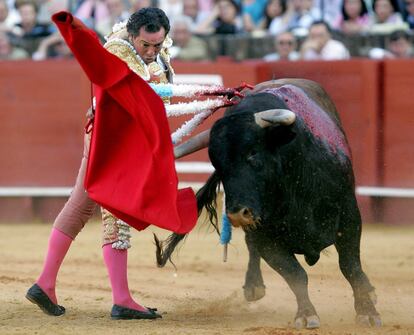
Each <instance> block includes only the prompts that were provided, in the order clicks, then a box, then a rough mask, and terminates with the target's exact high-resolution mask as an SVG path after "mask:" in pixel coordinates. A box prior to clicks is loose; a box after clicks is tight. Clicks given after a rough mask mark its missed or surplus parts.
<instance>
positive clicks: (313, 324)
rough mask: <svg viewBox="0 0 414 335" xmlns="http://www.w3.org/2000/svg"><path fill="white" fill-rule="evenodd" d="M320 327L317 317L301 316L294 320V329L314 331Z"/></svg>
mask: <svg viewBox="0 0 414 335" xmlns="http://www.w3.org/2000/svg"><path fill="white" fill-rule="evenodd" d="M320 326H321V321H320V320H319V316H317V315H310V316H301V317H299V318H296V319H295V328H296V329H304V328H306V329H315V328H319V327H320Z"/></svg>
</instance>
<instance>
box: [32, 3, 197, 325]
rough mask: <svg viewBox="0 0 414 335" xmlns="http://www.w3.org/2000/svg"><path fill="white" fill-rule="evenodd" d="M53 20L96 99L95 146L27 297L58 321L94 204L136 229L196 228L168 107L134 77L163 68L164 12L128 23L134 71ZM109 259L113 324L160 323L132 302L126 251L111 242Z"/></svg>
mask: <svg viewBox="0 0 414 335" xmlns="http://www.w3.org/2000/svg"><path fill="white" fill-rule="evenodd" d="M52 20H53V22H54V23H55V24H56V25H57V27H58V29H59V30H60V33H61V34H62V36H63V37H64V39H65V41H66V43H67V44H68V46H69V47H70V49H71V50H72V52H73V54H74V56H75V57H76V59H77V60H78V62H79V63H80V65H81V67H82V68H83V70H84V71H85V73H86V74H87V76H88V77H89V79H90V80H91V82H92V83H93V84H94V85H93V86H94V87H93V90H94V95H95V98H96V110H95V114H94V118H93V127H92V134H91V138H90V148H89V136H86V140H85V150H84V158H83V160H82V164H81V168H80V171H79V174H78V177H77V181H76V185H75V187H74V189H73V191H72V194H71V196H70V198H69V200H68V202H67V203H66V205H65V207H64V208H63V210H62V211H61V213H60V214H59V215H58V217H57V219H56V221H55V224H54V227H53V229H52V233H51V235H50V238H49V245H48V252H47V256H46V259H45V263H44V268H43V271H42V273H41V275H40V277H39V278H38V280H37V281H36V283H35V284H34V285H33V286H32V287H31V288H30V289H29V290H28V292H27V294H26V297H27V298H28V299H29V300H30V301H31V302H33V303H35V304H37V305H38V306H39V307H40V308H41V309H42V310H43V311H44V312H45V313H47V314H49V315H54V316H59V315H62V314H64V313H65V308H64V307H63V306H60V305H58V303H57V298H56V295H55V285H56V277H57V274H58V271H59V268H60V265H61V264H62V262H63V259H64V257H65V255H66V253H67V251H68V249H69V247H70V245H71V243H72V241H73V239H74V238H75V237H76V235H77V234H78V233H79V231H80V230H81V229H82V227H83V225H84V224H85V223H86V221H87V220H88V219H89V218H90V216H91V215H92V214H93V212H94V210H95V208H96V204H99V205H101V206H102V207H104V208H105V209H106V210H108V211H110V213H111V214H113V215H114V216H116V217H117V218H118V219H120V220H122V221H124V222H126V223H128V224H129V225H130V226H132V227H134V228H136V229H138V230H142V229H145V228H146V227H147V226H149V225H156V226H158V227H161V228H164V229H168V230H170V231H173V232H176V233H180V234H184V233H187V232H189V231H190V230H191V229H192V228H193V227H194V225H195V224H196V220H197V204H196V198H195V195H194V193H193V191H192V190H191V189H190V188H187V189H184V190H178V188H177V187H178V179H177V175H176V171H175V164H174V153H173V146H172V142H171V137H170V130H169V125H168V121H167V117H166V112H165V108H164V104H163V101H162V100H161V98H160V97H159V96H158V95H157V94H156V93H155V92H154V90H153V89H152V88H151V87H150V86H149V85H148V84H147V82H146V81H145V80H144V79H142V78H141V77H140V76H139V75H137V71H136V69H138V68H139V67H140V66H142V67H144V68H145V69H147V68H150V66H149V65H151V64H153V63H154V62H157V63H159V59H158V56H159V53H160V52H161V50H162V46H163V43H164V40H165V39H166V36H167V33H168V31H169V22H168V18H167V17H166V15H165V13H164V12H163V11H162V10H160V9H158V8H145V9H142V10H140V11H138V12H136V13H134V14H133V15H132V16H131V18H130V19H129V20H128V23H127V26H126V30H127V32H128V36H127V38H128V41H127V42H128V43H126V45H127V49H125V50H130V51H132V54H131V52H129V53H128V55H129V56H131V55H132V56H131V57H133V58H134V57H135V58H134V59H135V61H136V62H137V63H136V64H135V65H136V66H135V67H134V66H131V65H130V64H129V63H128V62H127V61H126V60H125V59H124V60H121V59H120V57H119V55H114V54H113V53H111V52H109V51H108V50H107V49H105V48H104V47H103V46H102V45H101V44H100V42H99V40H98V38H97V36H96V34H95V33H94V32H93V31H91V30H89V29H88V28H87V27H86V26H85V25H83V24H82V23H81V22H80V21H79V20H78V19H76V18H74V17H73V16H72V15H71V14H70V13H67V12H60V13H57V14H55V15H54V16H53V17H52ZM131 46H132V47H131ZM129 56H128V57H129ZM159 66H163V65H162V64H161V65H160V64H158V68H159ZM134 69H135V70H134ZM150 74H151V73H150ZM150 77H152V74H151V76H150ZM148 79H149V78H148ZM103 254H104V260H105V264H106V266H107V269H108V273H109V278H110V282H111V286H112V293H113V303H114V305H113V307H112V311H111V316H112V318H114V319H155V318H159V317H161V315H159V314H158V313H156V310H155V309H151V308H146V307H143V306H142V305H140V304H138V303H136V302H135V301H134V299H133V298H132V296H131V294H130V291H129V288H128V279H127V250H126V249H124V250H119V249H115V248H113V247H112V245H111V244H106V245H104V247H103Z"/></svg>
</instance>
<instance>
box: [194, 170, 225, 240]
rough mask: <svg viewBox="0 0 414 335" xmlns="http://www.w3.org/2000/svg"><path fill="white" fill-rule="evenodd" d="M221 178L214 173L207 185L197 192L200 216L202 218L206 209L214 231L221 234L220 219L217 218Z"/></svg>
mask: <svg viewBox="0 0 414 335" xmlns="http://www.w3.org/2000/svg"><path fill="white" fill-rule="evenodd" d="M219 186H220V178H219V176H218V174H217V172H214V173H213V174H212V175H211V176H210V178H208V180H207V182H206V184H205V185H204V186H203V187H202V188H200V190H199V191H198V192H197V195H196V196H197V207H198V215H199V216H200V214H201V211H202V210H203V208H205V209H206V211H207V215H208V220H209V221H210V223H211V224H212V225H213V227H214V229H215V230H216V231H217V233H220V232H219V228H218V223H217V222H218V218H217V193H218V191H219Z"/></svg>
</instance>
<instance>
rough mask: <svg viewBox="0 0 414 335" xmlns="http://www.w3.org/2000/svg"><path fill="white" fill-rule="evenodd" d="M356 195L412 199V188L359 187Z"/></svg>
mask: <svg viewBox="0 0 414 335" xmlns="http://www.w3.org/2000/svg"><path fill="white" fill-rule="evenodd" d="M356 193H357V194H358V195H365V196H370V197H390V198H414V189H413V188H396V187H374V186H359V187H357V188H356Z"/></svg>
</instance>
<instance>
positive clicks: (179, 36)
mask: <svg viewBox="0 0 414 335" xmlns="http://www.w3.org/2000/svg"><path fill="white" fill-rule="evenodd" d="M191 24H192V21H191V19H190V18H189V17H187V16H180V17H176V18H174V21H173V24H172V26H171V32H170V34H171V38H172V40H173V46H172V47H171V48H170V49H169V52H170V55H171V58H173V59H179V60H184V61H196V60H205V59H207V58H208V49H207V44H206V42H204V41H203V40H202V39H201V38H199V37H197V36H194V35H192V33H191Z"/></svg>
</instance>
